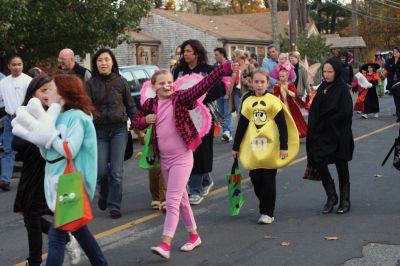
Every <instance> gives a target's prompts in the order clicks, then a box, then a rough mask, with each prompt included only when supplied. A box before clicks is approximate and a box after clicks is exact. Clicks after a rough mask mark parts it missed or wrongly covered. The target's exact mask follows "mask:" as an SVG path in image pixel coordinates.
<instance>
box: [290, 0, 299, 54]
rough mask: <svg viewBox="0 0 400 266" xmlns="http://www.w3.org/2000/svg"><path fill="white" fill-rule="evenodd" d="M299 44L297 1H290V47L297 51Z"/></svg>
mask: <svg viewBox="0 0 400 266" xmlns="http://www.w3.org/2000/svg"><path fill="white" fill-rule="evenodd" d="M296 43H297V1H289V45H290V51H296Z"/></svg>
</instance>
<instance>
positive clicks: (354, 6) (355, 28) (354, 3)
mask: <svg viewBox="0 0 400 266" xmlns="http://www.w3.org/2000/svg"><path fill="white" fill-rule="evenodd" d="M351 9H352V10H353V12H352V14H351V26H352V35H353V36H358V25H357V24H358V16H357V13H356V12H355V11H356V10H357V1H356V0H351Z"/></svg>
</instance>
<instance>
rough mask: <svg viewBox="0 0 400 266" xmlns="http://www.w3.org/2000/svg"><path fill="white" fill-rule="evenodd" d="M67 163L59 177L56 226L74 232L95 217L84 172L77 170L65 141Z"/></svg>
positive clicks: (55, 215)
mask: <svg viewBox="0 0 400 266" xmlns="http://www.w3.org/2000/svg"><path fill="white" fill-rule="evenodd" d="M63 145H64V150H65V152H66V155H67V158H66V159H67V165H66V168H65V171H64V174H63V175H61V176H60V177H59V181H58V188H57V199H56V209H55V214H54V227H55V228H58V229H61V230H64V231H68V232H74V231H76V230H78V229H79V228H81V227H82V226H84V225H86V224H87V223H89V222H90V221H91V220H92V219H93V214H92V210H91V208H90V201H89V197H88V195H87V193H86V189H85V186H84V183H83V177H82V172H80V171H79V172H77V171H75V168H74V165H73V163H72V157H71V152H70V150H69V148H68V143H67V142H66V141H64V143H63Z"/></svg>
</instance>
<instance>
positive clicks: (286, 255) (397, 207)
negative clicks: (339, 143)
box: [0, 96, 400, 265]
mask: <svg viewBox="0 0 400 266" xmlns="http://www.w3.org/2000/svg"><path fill="white" fill-rule="evenodd" d="M380 102H381V109H382V112H381V114H380V118H379V119H373V118H371V119H367V120H364V119H361V118H360V116H359V115H356V114H355V115H354V120H353V133H354V136H355V138H356V146H355V147H356V149H355V153H354V159H353V161H352V162H350V176H351V177H350V182H351V203H352V209H351V211H350V212H349V213H348V214H345V215H337V214H336V213H332V214H329V215H322V214H320V212H319V211H320V209H321V208H322V206H323V204H324V203H325V200H326V198H325V195H324V192H323V189H322V185H321V183H320V182H315V181H305V180H303V179H302V175H303V173H304V169H305V165H306V161H305V157H304V156H305V151H304V148H305V147H304V146H305V144H304V143H302V144H301V152H300V153H299V156H298V160H297V161H296V162H295V163H294V164H293V165H291V166H289V167H287V168H285V169H283V170H281V171H279V173H278V177H277V203H276V211H275V222H274V223H273V224H271V225H258V224H257V219H258V217H259V214H258V207H257V200H256V198H255V195H254V192H253V188H252V186H251V184H250V183H249V182H248V179H246V180H245V182H244V185H243V188H244V197H245V204H244V207H243V208H242V211H241V213H240V215H239V216H237V217H231V216H230V215H229V203H228V198H227V192H226V189H225V175H226V174H227V173H228V172H229V171H230V168H231V164H232V159H231V157H230V150H231V144H226V143H222V142H221V141H220V140H219V138H216V139H215V151H214V171H213V173H212V176H213V178H214V181H215V187H214V188H213V191H212V192H211V193H210V195H209V197H207V198H206V199H205V200H204V201H203V203H202V204H201V205H199V206H196V207H194V208H193V210H194V213H195V218H196V222H197V225H198V228H199V233H200V235H201V238H202V241H203V245H202V246H201V247H200V248H198V249H196V250H194V251H193V252H190V253H183V252H180V251H179V247H180V246H181V245H182V244H183V243H184V242H185V241H186V240H187V234H186V232H185V229H184V227H183V225H182V223H180V224H179V227H178V230H177V233H176V237H175V239H174V242H173V245H172V252H171V260H170V261H169V262H166V263H167V264H168V265H342V264H344V265H396V264H397V261H398V260H399V259H400V246H398V245H400V204H399V202H400V196H399V195H400V193H399V191H400V174H399V172H398V171H397V170H396V169H394V168H393V167H392V166H391V159H392V157H391V158H390V159H389V162H388V163H387V165H386V166H385V167H381V166H380V163H381V162H382V160H383V158H384V156H385V155H386V153H387V151H388V150H389V148H390V147H391V145H392V144H393V141H394V138H395V137H396V135H397V134H398V125H395V124H394V121H395V118H394V117H393V116H392V113H393V101H392V98H390V97H388V96H386V97H384V98H382V99H380ZM135 148H136V149H140V148H141V147H140V146H138V145H137V146H136V147H135ZM331 169H332V168H331ZM331 172H332V173H333V176H334V178H335V179H336V180H337V176H336V171H331ZM243 174H244V175H245V176H247V172H245V171H244V172H243ZM17 182H18V179H13V180H12V191H11V192H0V202H1V205H0V217H1V219H0V265H13V264H16V263H20V262H23V261H24V260H25V258H26V256H27V254H28V244H27V236H26V231H25V228H24V225H23V221H22V219H21V218H20V217H19V216H18V215H16V214H14V213H13V212H12V205H13V201H14V197H15V190H16V186H17ZM336 183H338V182H336ZM150 201H151V197H150V193H149V191H148V180H147V173H146V172H144V171H143V170H140V169H138V167H137V160H130V161H128V162H126V164H125V173H124V196H123V204H122V211H123V217H122V218H121V219H118V220H112V219H110V218H109V217H108V216H107V213H106V212H101V211H99V210H98V209H97V206H96V204H95V203H96V202H97V197H96V198H95V199H94V201H93V205H92V206H93V210H94V216H95V219H94V221H93V222H92V223H91V224H90V229H91V230H92V231H93V233H94V234H96V237H98V241H99V243H100V245H101V247H102V249H103V251H104V252H105V255H106V257H107V258H108V260H109V263H110V265H160V264H164V263H165V262H164V261H163V260H162V259H161V258H159V257H157V256H155V255H153V254H151V253H150V247H151V246H153V245H157V244H158V243H159V241H160V236H161V232H162V224H163V220H164V215H163V214H162V213H159V212H154V211H152V210H151V209H150ZM325 237H335V238H336V239H337V240H325ZM282 242H286V243H288V244H287V245H286V246H283V245H282ZM45 247H46V244H45ZM81 265H88V261H87V260H83V261H82V263H81ZM399 265H400V264H399Z"/></svg>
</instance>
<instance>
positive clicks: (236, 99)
mask: <svg viewBox="0 0 400 266" xmlns="http://www.w3.org/2000/svg"><path fill="white" fill-rule="evenodd" d="M241 98H242V94H241V93H240V89H234V91H233V102H234V103H235V110H236V113H237V114H240V109H239V108H240V100H241Z"/></svg>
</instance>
